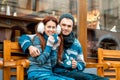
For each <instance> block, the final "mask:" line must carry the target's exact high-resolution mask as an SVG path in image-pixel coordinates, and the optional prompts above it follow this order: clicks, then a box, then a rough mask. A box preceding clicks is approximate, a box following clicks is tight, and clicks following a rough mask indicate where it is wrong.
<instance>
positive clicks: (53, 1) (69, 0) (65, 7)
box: [0, 0, 77, 32]
mask: <svg viewBox="0 0 120 80" xmlns="http://www.w3.org/2000/svg"><path fill="white" fill-rule="evenodd" d="M63 13H71V14H72V15H73V16H74V18H75V22H76V24H77V0H0V14H3V15H8V16H9V15H10V16H23V17H24V18H34V17H37V18H43V17H44V16H47V15H52V16H55V17H56V18H59V16H60V15H61V14H63ZM76 27H77V26H76ZM76 27H74V30H75V32H77V31H76Z"/></svg>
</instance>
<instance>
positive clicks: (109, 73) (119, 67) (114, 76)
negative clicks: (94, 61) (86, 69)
mask: <svg viewBox="0 0 120 80" xmlns="http://www.w3.org/2000/svg"><path fill="white" fill-rule="evenodd" d="M98 63H99V64H101V63H107V64H108V65H109V66H108V68H106V69H105V68H98V73H100V76H103V77H108V78H110V80H120V50H106V49H102V48H99V49H98Z"/></svg>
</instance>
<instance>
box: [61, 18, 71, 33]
mask: <svg viewBox="0 0 120 80" xmlns="http://www.w3.org/2000/svg"><path fill="white" fill-rule="evenodd" d="M60 26H61V29H62V34H63V35H69V34H70V33H71V31H72V28H73V21H72V20H71V19H68V18H63V19H62V20H61V22H60Z"/></svg>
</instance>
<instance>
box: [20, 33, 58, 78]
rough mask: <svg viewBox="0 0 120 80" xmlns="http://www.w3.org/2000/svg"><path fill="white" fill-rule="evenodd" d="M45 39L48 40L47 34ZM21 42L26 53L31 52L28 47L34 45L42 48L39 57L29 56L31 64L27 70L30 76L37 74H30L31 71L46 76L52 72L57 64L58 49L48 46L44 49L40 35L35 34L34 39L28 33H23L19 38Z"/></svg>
mask: <svg viewBox="0 0 120 80" xmlns="http://www.w3.org/2000/svg"><path fill="white" fill-rule="evenodd" d="M44 38H45V40H47V38H48V37H47V36H46V35H44ZM19 44H20V45H21V48H22V49H23V51H24V52H25V53H29V51H28V47H29V46H30V45H33V46H35V47H37V48H38V49H39V50H40V55H39V56H38V57H31V56H29V60H30V66H29V69H28V71H27V73H28V76H29V77H32V76H34V75H36V74H30V75H29V73H31V72H37V73H39V77H40V76H46V75H51V74H52V67H53V66H54V65H55V64H56V61H57V50H52V47H50V46H47V45H46V47H45V49H44V50H43V51H42V49H41V46H40V44H41V42H40V40H39V37H38V36H35V37H34V39H33V41H31V38H30V37H28V36H27V35H22V36H21V37H20V39H19Z"/></svg>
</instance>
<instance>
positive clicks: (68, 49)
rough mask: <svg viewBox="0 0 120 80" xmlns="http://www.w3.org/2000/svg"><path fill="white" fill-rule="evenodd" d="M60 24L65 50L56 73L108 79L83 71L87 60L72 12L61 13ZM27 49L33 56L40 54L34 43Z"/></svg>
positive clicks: (83, 78)
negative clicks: (76, 36)
mask: <svg viewBox="0 0 120 80" xmlns="http://www.w3.org/2000/svg"><path fill="white" fill-rule="evenodd" d="M59 24H60V26H61V29H62V36H63V48H64V50H63V53H62V54H61V55H59V56H61V60H60V61H58V63H57V65H56V66H55V67H54V68H53V71H54V73H57V74H60V75H63V76H67V77H70V78H74V79H75V80H108V79H106V78H103V77H99V76H97V75H91V74H88V73H83V70H84V68H85V62H84V57H83V52H82V47H81V44H80V42H79V41H78V39H76V38H75V35H74V33H73V27H74V24H75V21H74V18H73V16H72V15H71V14H63V15H61V16H60V19H59ZM27 37H28V36H27ZM29 41H30V40H29ZM27 49H28V50H29V53H30V55H31V56H33V57H36V56H38V55H40V53H39V51H38V49H37V48H35V47H34V46H32V45H29V46H28V48H27Z"/></svg>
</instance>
